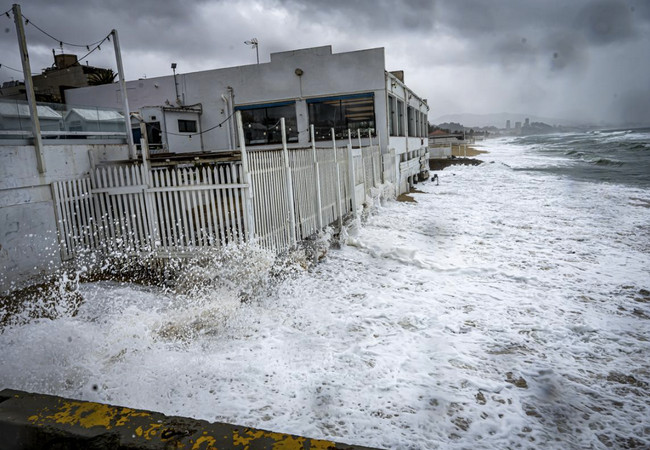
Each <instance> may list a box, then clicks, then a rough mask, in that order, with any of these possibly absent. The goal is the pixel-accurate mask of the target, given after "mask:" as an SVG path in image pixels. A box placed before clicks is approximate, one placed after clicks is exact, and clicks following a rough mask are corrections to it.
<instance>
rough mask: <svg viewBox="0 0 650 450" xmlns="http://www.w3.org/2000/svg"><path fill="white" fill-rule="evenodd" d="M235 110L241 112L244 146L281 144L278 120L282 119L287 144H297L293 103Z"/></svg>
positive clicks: (245, 107) (241, 107)
mask: <svg viewBox="0 0 650 450" xmlns="http://www.w3.org/2000/svg"><path fill="white" fill-rule="evenodd" d="M236 109H238V110H240V111H241V117H242V122H243V125H244V136H245V138H246V145H261V144H279V143H281V142H282V130H281V126H280V119H281V118H283V117H284V126H285V128H286V132H287V142H298V128H297V122H296V106H295V103H294V102H291V103H283V104H276V105H273V104H271V105H268V106H261V105H259V106H258V105H254V106H239V107H237V108H236Z"/></svg>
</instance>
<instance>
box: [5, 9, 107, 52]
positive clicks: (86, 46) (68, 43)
mask: <svg viewBox="0 0 650 450" xmlns="http://www.w3.org/2000/svg"><path fill="white" fill-rule="evenodd" d="M9 11H11V10H9ZM23 18H24V19H25V25H32V26H33V27H34V28H36V29H37V30H38V31H40V32H41V33H43V34H44V35H46V36H48V37H49V38H51V39H54V40H55V41H56V42H58V43H59V45H61V46H63V45H67V46H68V47H81V48H83V47H85V48H89V47H92V46H95V45H98V44H100V43H102V42H104V41H105V40H106V38H104V39H101V40H99V41H97V42H93V43H92V44H73V43H71V42H66V41H64V40H63V39H58V38H56V37H54V36H52V35H51V34H50V33H48V32H47V31H45V30H44V29H42V28H41V27H39V26H38V25H36V24H35V23H34V22H33V21H32V20H31V19H29V18H28V17H27V16H25V15H24V14H23Z"/></svg>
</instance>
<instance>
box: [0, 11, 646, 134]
mask: <svg viewBox="0 0 650 450" xmlns="http://www.w3.org/2000/svg"><path fill="white" fill-rule="evenodd" d="M11 4H12V3H11V2H5V3H0V5H2V10H1V11H5V10H9V9H10V8H11ZM21 7H22V11H23V14H24V15H25V16H26V17H27V18H28V19H30V20H31V21H32V22H33V24H35V25H37V26H39V27H40V28H42V29H43V30H45V31H47V32H48V33H49V34H51V35H52V36H54V37H56V38H57V39H59V40H63V41H65V42H70V43H77V44H87V43H93V42H96V41H98V40H101V39H102V38H103V37H104V36H105V35H107V34H108V33H109V32H110V30H111V29H113V28H115V29H117V30H118V32H119V37H120V41H121V47H122V55H123V59H124V68H125V71H126V78H127V80H131V79H136V78H143V77H147V78H150V77H155V76H162V75H169V74H171V68H170V64H171V63H172V62H176V63H177V64H178V68H177V72H178V73H183V72H192V71H197V70H206V69H213V68H219V67H229V66H236V65H241V64H250V63H255V51H254V50H252V49H251V48H250V47H248V46H246V45H245V44H244V41H246V40H248V39H251V38H253V37H256V38H257V39H258V40H259V43H260V45H259V52H260V62H268V61H269V54H270V53H271V52H277V51H283V50H291V49H297V48H305V47H313V46H321V45H332V47H333V51H334V52H343V51H350V50H358V49H364V48H372V47H384V48H385V49H386V66H387V67H386V68H387V69H388V70H404V71H405V81H406V83H407V85H409V86H410V87H411V88H412V89H413V90H414V91H415V92H416V93H417V94H419V95H421V96H422V97H424V98H427V99H428V100H429V105H430V107H431V112H430V114H429V120H430V121H433V120H435V119H436V118H437V117H439V116H442V115H444V114H451V113H462V112H473V113H495V112H503V111H507V112H512V113H525V114H530V115H539V116H547V117H558V118H580V119H583V120H588V121H603V122H609V123H618V122H623V121H627V122H642V123H647V124H650V0H537V1H533V0H402V1H391V0H356V1H355V0H327V1H316V0H313V1H309V0H246V1H239V0H228V1H225V0H224V1H220V0H204V1H201V0H194V1H190V0H184V1H182V2H181V1H166V0H130V1H126V0H110V1H109V0H101V1H99V0H58V1H52V0H29V1H27V0H25V1H23V2H22V3H21ZM0 21H2V22H0V23H2V24H3V26H2V30H4V32H3V33H0V36H1V37H0V64H2V65H3V67H2V68H0V81H7V80H11V79H21V80H22V75H21V73H18V72H15V71H13V70H11V69H9V68H7V67H6V66H8V67H11V68H15V69H20V68H21V65H20V58H19V54H18V44H17V40H16V31H15V26H14V22H13V16H12V17H11V18H8V17H6V16H4V17H0ZM26 35H27V40H28V45H29V51H30V60H31V64H32V72H40V70H41V69H43V68H45V67H48V66H50V65H51V64H52V49H53V48H54V49H56V50H57V52H59V51H60V48H59V44H58V42H56V41H54V40H53V39H51V38H49V37H47V36H45V35H44V34H43V33H41V32H39V31H38V30H37V29H36V28H35V27H34V26H33V25H32V24H28V25H27V26H26ZM64 50H65V52H66V53H77V54H78V55H79V56H82V55H83V54H85V53H86V50H85V48H75V47H69V46H64ZM87 60H88V61H89V63H90V64H91V65H95V66H100V67H112V68H115V59H114V54H113V48H112V44H111V43H106V45H102V47H101V50H100V51H96V52H94V53H93V54H91V55H90V56H89V57H88V58H87Z"/></svg>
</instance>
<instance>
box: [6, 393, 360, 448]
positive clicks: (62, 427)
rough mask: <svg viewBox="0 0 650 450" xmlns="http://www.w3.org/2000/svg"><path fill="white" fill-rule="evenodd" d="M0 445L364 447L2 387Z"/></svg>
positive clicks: (51, 446) (25, 446)
mask: <svg viewBox="0 0 650 450" xmlns="http://www.w3.org/2000/svg"><path fill="white" fill-rule="evenodd" d="M0 437H1V438H0V447H1V448H3V449H7V450H18V449H43V448H52V449H64V448H65V449H84V450H87V449H250V450H253V449H350V450H352V449H359V450H361V449H368V447H359V446H354V445H347V444H342V443H337V442H332V441H326V440H318V439H310V438H306V437H302V436H296V435H291V434H283V433H275V432H272V431H265V430H259V429H255V428H248V427H240V426H236V425H230V424H226V423H210V422H207V421H204V420H195V419H188V418H185V417H173V416H166V415H164V414H160V413H155V412H151V411H143V410H136V409H131V408H125V407H121V406H111V405H106V404H103V403H93V402H83V401H78V400H71V399H66V398H62V397H55V396H51V395H43V394H30V393H27V392H23V391H16V390H12V389H5V390H3V391H0Z"/></svg>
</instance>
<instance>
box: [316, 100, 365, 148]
mask: <svg viewBox="0 0 650 450" xmlns="http://www.w3.org/2000/svg"><path fill="white" fill-rule="evenodd" d="M364 100H366V102H364ZM336 102H338V104H336ZM306 103H307V111H308V115H309V123H310V124H314V128H315V136H314V137H315V139H316V140H317V141H328V140H331V139H332V135H331V132H330V130H331V128H334V130H335V136H336V138H337V139H347V137H348V135H347V130H348V129H350V130H352V135H353V137H356V136H358V133H359V130H362V132H364V133H363V134H364V135H365V134H366V133H365V131H367V130H368V129H370V130H371V134H372V135H373V136H376V135H377V111H376V108H375V93H374V92H364V93H359V94H348V95H337V96H326V97H312V98H308V99H306ZM364 103H365V104H364ZM326 105H327V106H329V108H330V113H331V114H332V115H333V116H334V117H332V116H330V117H328V119H330V120H332V121H333V122H334V124H333V125H334V126H333V127H332V126H329V127H328V129H327V130H325V129H324V128H325V127H323V126H319V125H318V123H319V122H320V121H321V120H324V118H320V120H319V118H318V117H317V115H318V109H317V108H325V107H326ZM354 108H357V109H360V110H361V111H360V112H356V113H354V115H355V116H357V117H356V119H357V120H354V119H352V120H351V119H350V117H351V115H350V112H353V111H348V109H350V110H351V109H354ZM364 109H369V111H366V112H364V111H363V110H364ZM364 116H365V117H364ZM364 122H367V123H368V125H369V126H357V127H353V126H352V124H355V123H357V124H361V123H364ZM329 125H332V124H329ZM310 139H311V138H310Z"/></svg>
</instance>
